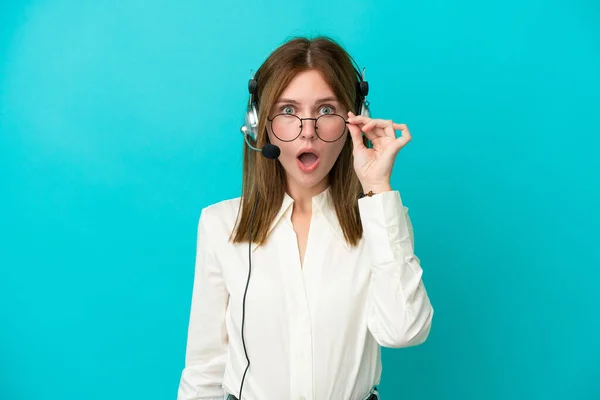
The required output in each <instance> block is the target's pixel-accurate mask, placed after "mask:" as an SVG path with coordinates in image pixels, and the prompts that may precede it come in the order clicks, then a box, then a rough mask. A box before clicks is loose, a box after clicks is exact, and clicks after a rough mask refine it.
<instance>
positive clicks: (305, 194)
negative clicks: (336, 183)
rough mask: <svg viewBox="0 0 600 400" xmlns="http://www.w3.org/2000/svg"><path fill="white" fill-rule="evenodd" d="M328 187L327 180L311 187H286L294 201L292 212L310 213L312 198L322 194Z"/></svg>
mask: <svg viewBox="0 0 600 400" xmlns="http://www.w3.org/2000/svg"><path fill="white" fill-rule="evenodd" d="M328 186H329V182H328V180H327V178H325V179H324V180H322V181H321V182H319V183H318V184H316V185H315V186H312V187H308V188H307V187H301V186H298V185H288V187H287V192H288V194H289V195H290V197H291V198H292V199H294V211H295V212H297V213H301V214H305V213H306V214H309V213H311V212H312V198H313V197H314V196H316V195H318V194H319V193H322V192H323V191H324V190H326V189H327V187H328Z"/></svg>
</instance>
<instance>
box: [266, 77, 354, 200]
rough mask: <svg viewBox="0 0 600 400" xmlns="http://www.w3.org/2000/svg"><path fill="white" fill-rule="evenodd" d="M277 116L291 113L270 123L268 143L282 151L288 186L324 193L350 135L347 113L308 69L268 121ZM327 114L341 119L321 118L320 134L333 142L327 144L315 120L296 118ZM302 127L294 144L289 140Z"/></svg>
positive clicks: (291, 87) (281, 97)
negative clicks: (346, 120) (328, 176)
mask: <svg viewBox="0 0 600 400" xmlns="http://www.w3.org/2000/svg"><path fill="white" fill-rule="evenodd" d="M277 114H292V115H287V116H285V115H284V116H278V117H277V118H275V119H274V120H273V121H272V122H267V132H268V134H269V140H270V141H271V143H273V144H275V145H277V146H278V147H279V148H280V150H281V154H280V156H279V162H281V165H282V166H283V168H284V170H285V173H286V176H287V183H288V186H292V185H293V186H294V188H298V189H311V188H315V189H316V191H321V190H324V189H325V188H326V187H327V184H328V182H327V175H328V174H329V171H330V170H331V168H332V167H333V164H334V163H335V161H336V160H337V158H338V156H339V154H340V152H341V151H342V148H343V147H344V143H345V142H346V139H347V136H348V135H347V129H346V124H345V119H346V117H347V115H348V110H346V109H345V108H344V107H343V106H342V105H341V104H340V103H339V102H338V100H337V99H336V97H335V95H334V94H333V91H332V90H331V88H330V87H329V85H327V83H326V82H325V80H323V78H322V77H321V74H320V73H319V72H318V71H316V70H309V71H305V72H301V73H299V74H298V75H296V77H294V79H293V80H292V81H291V82H290V84H289V85H288V86H287V87H286V88H285V89H284V91H283V93H282V94H281V96H280V97H279V99H278V100H277V101H276V103H275V104H274V106H273V108H272V109H271V112H270V113H269V118H271V119H272V118H273V117H275V116H276V115H277ZM325 114H339V115H340V116H341V118H340V117H337V116H334V115H331V116H327V117H322V118H320V119H319V121H318V123H317V129H318V132H319V135H321V137H323V138H324V139H325V140H329V141H331V142H325V141H323V140H321V139H320V138H319V137H318V136H317V134H316V131H315V121H313V120H305V121H300V120H299V119H297V118H295V117H293V115H296V116H298V117H300V118H317V117H319V116H321V115H325ZM300 127H302V129H301V133H300V135H299V136H298V137H297V138H296V139H295V140H293V141H287V140H290V139H292V138H294V137H296V136H297V135H298V132H300ZM338 137H339V139H337V138H338ZM336 139H337V140H336ZM333 140H335V141H333ZM303 153H312V154H303ZM288 189H290V188H289V187H288ZM292 190H293V189H292Z"/></svg>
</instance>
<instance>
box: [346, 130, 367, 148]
mask: <svg viewBox="0 0 600 400" xmlns="http://www.w3.org/2000/svg"><path fill="white" fill-rule="evenodd" d="M348 130H349V131H350V137H351V138H352V145H353V146H352V147H353V148H354V150H358V149H362V148H364V147H365V144H364V143H363V139H362V132H361V130H360V128H359V127H358V126H356V125H352V124H348Z"/></svg>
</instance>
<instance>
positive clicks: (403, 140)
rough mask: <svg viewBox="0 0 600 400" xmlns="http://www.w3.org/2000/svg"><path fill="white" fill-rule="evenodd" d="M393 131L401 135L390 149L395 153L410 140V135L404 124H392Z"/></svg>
mask: <svg viewBox="0 0 600 400" xmlns="http://www.w3.org/2000/svg"><path fill="white" fill-rule="evenodd" d="M394 129H398V130H400V131H401V132H402V135H401V136H399V137H398V138H396V140H395V141H394V144H393V145H392V148H393V149H394V151H395V152H396V153H397V152H398V151H400V150H401V149H402V148H403V147H404V146H406V145H407V144H408V142H410V141H411V140H412V135H411V134H410V131H409V130H408V127H407V126H406V125H405V124H394Z"/></svg>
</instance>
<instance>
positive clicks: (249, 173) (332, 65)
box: [230, 36, 367, 246]
mask: <svg viewBox="0 0 600 400" xmlns="http://www.w3.org/2000/svg"><path fill="white" fill-rule="evenodd" d="M353 63H354V60H353V59H352V57H351V56H350V55H349V54H348V53H347V52H346V50H344V49H343V48H342V47H341V46H340V45H339V44H338V43H336V42H335V41H334V40H333V39H331V38H328V37H323V36H319V37H316V38H314V39H308V38H304V37H297V38H293V39H291V40H289V41H287V42H286V43H284V44H283V45H281V46H280V47H278V48H277V49H275V50H274V51H273V52H272V53H271V54H270V55H269V57H268V58H267V60H266V61H265V62H264V63H263V64H262V66H261V67H260V68H259V69H258V70H257V71H256V74H255V76H254V79H256V81H257V83H258V90H257V94H256V100H257V104H259V107H258V129H257V132H258V133H257V138H256V146H257V147H259V148H260V147H262V146H264V145H265V143H268V141H269V138H268V135H267V129H266V127H267V116H268V114H269V111H270V110H271V108H272V106H273V104H274V103H275V102H276V101H277V99H278V98H279V96H280V95H281V93H282V92H283V91H284V89H285V88H286V86H287V85H288V84H289V83H290V82H291V81H292V79H293V78H294V77H295V76H296V75H297V74H298V73H300V72H303V71H306V70H311V69H315V70H317V71H319V72H320V73H321V75H322V76H323V79H324V80H325V81H326V82H327V83H328V84H329V86H330V87H331V89H332V90H333V92H334V94H335V96H336V97H337V98H338V100H339V101H340V103H341V104H342V105H344V106H345V107H346V109H347V110H352V111H353V112H355V113H356V110H355V106H354V104H355V103H356V96H357V90H356V88H357V84H358V75H357V74H358V71H357V69H356V68H355V67H354V65H353ZM354 64H356V63H354ZM364 140H365V144H366V143H367V141H366V138H365V139H364ZM328 179H329V185H330V191H331V196H332V200H333V204H334V207H335V211H336V214H337V216H338V220H339V223H340V226H341V228H342V231H343V233H344V237H345V239H346V241H347V242H348V243H349V244H350V245H352V246H356V245H357V244H358V241H359V240H360V238H361V237H362V232H363V229H362V224H361V222H360V216H359V212H358V203H357V197H358V194H359V193H360V190H361V185H360V182H359V180H358V177H357V176H356V173H355V171H354V166H353V157H352V140H350V139H347V140H346V143H345V144H344V147H343V149H342V151H341V153H340V155H339V157H338V159H337V160H336V162H335V164H334V165H333V167H332V168H331V171H330V172H329V175H328ZM285 185H286V178H285V171H284V170H283V167H282V165H281V163H279V162H278V161H274V160H269V159H267V158H265V157H263V156H262V155H261V154H259V153H257V152H255V151H253V150H251V149H249V148H248V147H247V146H244V161H243V178H242V201H241V204H240V209H239V210H238V216H237V221H236V227H235V228H234V231H233V232H232V234H231V237H230V239H231V240H232V241H233V243H243V242H248V239H249V236H250V219H251V217H252V211H253V207H254V202H255V201H256V196H259V201H258V204H257V207H256V214H255V216H254V220H253V222H252V225H253V226H252V241H253V242H256V243H258V244H263V243H265V242H266V240H267V235H268V233H269V228H270V226H271V224H272V222H273V219H274V218H275V216H276V215H277V213H278V212H279V209H280V208H281V204H282V202H283V197H284V194H285V192H284V190H285Z"/></svg>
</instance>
